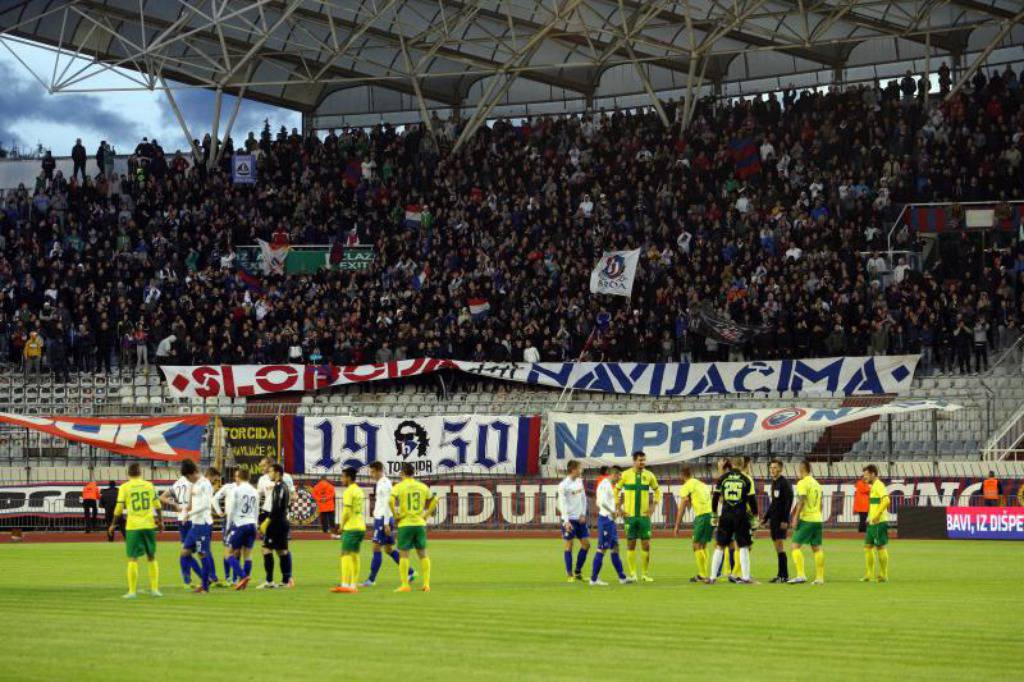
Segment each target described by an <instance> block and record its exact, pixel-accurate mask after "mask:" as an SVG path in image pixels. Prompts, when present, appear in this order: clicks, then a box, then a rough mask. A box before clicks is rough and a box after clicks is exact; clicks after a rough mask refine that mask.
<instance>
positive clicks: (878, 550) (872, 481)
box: [860, 464, 889, 583]
mask: <svg viewBox="0 0 1024 682" xmlns="http://www.w3.org/2000/svg"><path fill="white" fill-rule="evenodd" d="M863 478H864V482H865V483H867V484H868V485H869V486H871V492H870V493H869V498H870V503H871V504H870V506H869V507H868V530H867V533H866V534H865V535H864V566H865V568H866V569H867V570H866V571H865V573H864V577H863V578H861V579H860V580H861V582H870V581H871V580H872V578H874V579H875V580H877V581H878V582H880V583H884V582H886V581H887V580H889V491H888V490H886V488H885V484H884V483H882V479H880V478H879V477H878V467H876V466H875V465H874V464H869V465H867V466H866V467H864V470H863ZM875 555H877V556H878V573H875ZM872 574H874V575H872Z"/></svg>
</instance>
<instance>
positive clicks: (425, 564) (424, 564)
mask: <svg viewBox="0 0 1024 682" xmlns="http://www.w3.org/2000/svg"><path fill="white" fill-rule="evenodd" d="M406 565H407V566H408V562H407V563H406ZM406 573H408V571H406ZM420 573H421V576H420V577H421V578H423V587H430V557H426V556H425V557H423V558H422V559H420ZM406 580H408V579H406Z"/></svg>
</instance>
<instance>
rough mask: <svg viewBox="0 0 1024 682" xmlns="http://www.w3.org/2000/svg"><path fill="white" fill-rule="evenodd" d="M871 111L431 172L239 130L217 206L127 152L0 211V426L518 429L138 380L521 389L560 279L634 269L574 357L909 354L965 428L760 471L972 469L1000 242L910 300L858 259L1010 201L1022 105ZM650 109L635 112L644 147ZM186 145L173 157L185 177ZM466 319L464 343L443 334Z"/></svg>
mask: <svg viewBox="0 0 1024 682" xmlns="http://www.w3.org/2000/svg"><path fill="white" fill-rule="evenodd" d="M900 88H901V84H900V83H898V82H897V81H896V80H895V79H894V80H892V81H890V82H889V83H888V84H886V85H885V87H878V86H876V87H855V88H850V89H848V90H846V91H844V92H835V91H833V92H828V93H822V92H815V91H805V92H801V93H796V92H792V91H787V92H782V93H777V94H771V95H769V96H768V97H766V98H764V99H757V100H742V99H739V100H733V101H724V100H723V101H718V100H714V99H712V98H708V99H706V100H703V101H701V102H700V103H699V104H698V106H697V110H696V114H695V116H694V119H693V123H692V124H691V126H690V127H689V128H688V129H687V130H686V131H685V132H684V131H683V130H682V129H681V126H680V125H679V124H678V123H674V124H673V125H671V126H670V127H669V128H668V129H665V128H664V127H663V126H662V124H661V122H660V121H659V119H658V118H657V117H656V116H655V115H654V114H653V113H652V112H651V111H648V110H641V109H637V110H635V111H613V112H600V113H597V114H594V115H592V116H591V115H584V116H582V117H574V116H568V117H538V118H527V119H523V120H520V121H516V122H511V121H507V120H496V121H494V122H493V125H491V126H489V127H488V126H484V127H481V128H480V130H479V131H478V133H477V134H476V136H475V137H474V138H473V140H472V141H471V143H470V144H468V145H467V146H466V147H464V148H463V149H461V150H460V151H458V152H456V153H453V152H452V151H451V143H452V141H453V140H454V138H455V136H456V135H457V133H458V123H457V122H455V121H452V122H449V125H446V126H442V127H441V130H442V133H441V139H440V145H439V148H435V147H434V145H433V144H432V142H431V141H429V140H428V138H427V136H426V135H425V134H424V132H423V130H422V129H421V128H420V127H418V126H408V127H405V128H404V129H401V130H399V129H395V128H392V127H390V126H387V125H384V126H377V127H375V128H373V129H368V130H364V129H346V130H344V131H342V133H341V135H336V134H335V132H334V131H331V132H330V133H329V134H327V135H326V136H325V137H323V139H321V138H320V137H316V136H307V137H305V138H303V137H302V136H300V135H299V134H298V133H297V132H296V131H292V133H290V134H289V133H288V132H287V131H285V130H284V129H282V130H281V131H280V132H279V133H278V134H277V135H276V137H275V136H272V135H271V132H270V131H269V129H266V130H264V131H263V133H262V135H261V136H260V137H258V138H257V137H256V136H255V135H253V134H250V136H249V137H248V139H247V140H246V141H245V142H244V143H242V144H241V145H239V147H240V148H244V149H245V150H247V151H250V152H252V153H254V154H256V155H257V156H258V158H259V167H260V175H259V182H258V184H257V185H256V186H254V187H251V188H246V187H238V186H233V185H232V184H231V183H230V181H229V175H230V167H229V163H230V154H226V155H225V156H224V162H223V163H222V164H221V165H220V166H219V167H216V168H213V169H210V170H208V169H207V168H206V166H205V159H204V163H200V164H195V165H193V164H191V157H186V156H184V155H182V154H180V153H179V154H174V155H167V154H165V152H164V151H163V150H162V149H161V148H160V146H159V144H158V143H156V141H155V140H154V141H148V140H146V141H144V142H143V143H141V144H140V145H139V147H138V148H137V149H136V150H135V154H134V155H133V157H132V158H131V159H130V160H129V162H128V167H129V172H127V173H124V174H121V175H117V174H116V173H115V174H109V175H108V174H104V173H97V174H95V176H92V175H86V177H85V179H84V181H80V180H79V179H78V178H77V177H72V178H70V179H68V178H66V177H65V176H64V175H63V173H61V172H60V171H56V172H54V173H53V174H52V177H48V174H47V172H46V171H45V170H44V171H43V172H40V175H39V178H38V180H37V181H36V183H35V186H34V187H32V188H26V187H24V186H22V187H18V188H16V189H13V190H10V191H8V192H6V194H5V197H4V211H3V212H2V213H0V235H3V236H4V237H3V243H2V245H0V254H2V261H0V269H2V271H3V272H4V274H5V275H6V277H5V280H6V283H7V284H6V286H5V288H4V290H3V291H2V292H0V357H2V359H3V360H4V361H6V366H7V371H5V372H4V373H2V374H0V404H3V405H5V406H7V408H8V409H10V410H12V411H14V410H16V411H19V412H22V413H27V414H43V413H53V412H57V413H61V412H63V411H68V412H72V413H76V414H80V415H88V414H93V415H104V414H126V413H131V414H171V413H179V412H183V413H189V412H196V413H199V412H204V413H207V412H208V413H213V414H218V415H225V416H230V415H234V416H241V415H252V414H277V413H282V412H287V413H298V414H311V415H318V414H325V413H344V412H348V413H352V414H366V415H394V414H399V413H401V414H408V415H428V414H452V413H459V412H480V413H499V412H506V413H538V412H539V413H543V412H544V411H546V410H548V409H551V408H552V407H554V406H555V405H556V403H558V394H557V393H555V392H551V391H538V390H525V389H518V388H515V389H509V388H508V387H506V386H501V387H494V386H491V385H489V384H479V383H474V382H469V383H465V382H463V383H461V384H460V383H459V382H458V381H454V378H453V381H451V382H448V384H447V385H446V387H445V390H444V391H443V393H441V397H438V392H437V390H436V389H435V387H434V384H433V383H432V382H430V383H428V382H419V383H412V384H407V385H403V386H394V385H390V386H389V385H384V386H381V387H372V388H366V387H353V388H350V389H345V390H336V391H333V392H324V393H320V394H317V395H306V396H302V397H301V398H296V399H295V400H294V401H290V402H287V403H283V402H281V400H280V399H278V401H277V402H268V401H255V400H253V401H250V402H248V403H247V402H246V400H245V399H244V398H235V399H232V398H214V399H208V400H206V401H203V400H177V399H174V398H171V397H169V394H168V392H167V390H166V387H164V386H162V385H161V384H160V380H159V379H158V373H157V372H156V370H155V369H154V368H153V367H152V364H153V363H154V362H155V357H156V351H157V348H158V346H159V344H160V342H161V341H162V340H163V339H166V338H168V337H170V336H172V335H173V336H174V337H175V338H176V342H175V343H174V344H173V346H172V347H171V352H170V354H166V353H165V354H164V355H163V356H162V359H161V361H162V362H165V363H167V364H172V363H176V364H200V363H245V362H252V363H266V362H283V361H292V362H315V361H319V360H320V359H326V360H329V361H333V362H335V363H338V364H357V363H361V362H373V361H376V362H386V361H389V360H397V359H403V358H407V357H417V356H423V355H429V356H434V357H456V358H465V359H473V360H507V359H512V360H522V359H523V356H524V353H525V352H526V351H527V349H529V348H531V347H532V348H535V349H537V350H538V351H539V356H540V358H541V359H542V360H563V359H567V360H568V359H575V358H576V357H577V356H578V355H579V353H580V351H581V347H582V346H583V344H584V341H585V339H586V338H587V336H588V334H589V331H590V328H591V325H592V324H593V323H592V320H593V319H594V317H595V315H596V314H597V313H598V312H599V311H600V310H601V309H602V306H603V305H604V304H602V303H600V302H598V299H595V298H594V297H591V296H589V295H588V293H587V279H588V277H589V269H590V264H591V263H592V262H593V261H594V259H595V258H596V256H597V255H598V254H600V252H601V251H602V250H603V249H611V248H636V247H639V248H641V249H642V250H643V265H642V267H643V268H644V272H645V275H644V277H643V278H642V283H641V284H640V285H639V287H640V288H639V291H637V292H635V295H634V298H633V300H632V302H631V305H630V306H628V307H621V306H619V307H615V306H610V307H609V312H611V313H612V314H613V315H614V320H613V323H612V325H611V333H609V334H606V335H604V336H603V337H602V339H601V341H600V343H599V344H598V346H597V347H595V348H593V349H592V350H591V352H590V357H593V358H598V357H600V358H603V359H605V360H618V359H621V360H627V359H628V360H647V361H679V360H697V361H699V360H717V359H722V360H724V359H737V360H738V359H753V358H756V359H767V358H785V357H815V356H831V355H843V354H847V355H862V354H863V355H867V354H872V355H875V354H878V355H882V354H899V353H919V352H920V353H923V356H924V358H923V361H922V365H921V366H920V367H919V376H918V380H917V383H916V384H915V389H914V391H913V392H912V394H911V397H915V396H917V397H920V396H933V397H936V396H937V397H943V398H949V399H954V400H957V401H958V402H961V403H962V404H964V405H965V406H966V409H965V410H962V411H960V412H958V413H955V414H952V415H946V414H942V415H938V414H927V415H920V414H918V415H909V416H907V417H906V418H895V419H886V420H879V421H875V422H874V423H866V424H859V425H858V426H857V427H854V428H852V429H838V428H836V429H830V430H829V432H826V433H825V434H824V435H819V434H814V435H809V436H804V437H796V438H792V439H785V440H781V441H777V442H775V443H773V448H774V452H775V453H776V454H784V455H786V456H788V457H789V458H791V459H798V458H802V457H804V456H811V457H815V458H820V459H824V460H835V459H841V458H842V457H843V456H846V455H848V456H850V457H860V456H871V457H877V456H879V455H880V454H881V455H884V456H885V457H886V458H887V459H888V460H889V461H891V462H899V461H900V460H904V459H907V460H910V459H913V460H919V459H927V460H929V461H931V462H933V463H934V462H938V461H940V460H943V459H946V458H948V459H953V458H955V457H956V456H957V455H958V454H959V455H962V454H963V453H965V452H977V451H978V449H979V448H980V447H981V446H982V445H983V444H984V442H985V441H986V440H987V439H988V438H989V437H990V436H991V435H992V434H993V433H995V432H996V431H997V430H998V429H999V428H1000V427H1001V426H1002V425H1003V423H1004V422H1005V421H1006V420H1007V419H1009V418H1010V417H1012V416H1013V413H1014V411H1015V408H1016V406H1017V405H1019V404H1020V403H1021V402H1024V388H1022V387H1021V386H1020V383H1019V381H1018V380H1017V379H1016V377H1015V376H1014V375H1015V373H1016V372H1018V371H1019V367H1020V347H1021V342H1020V337H1021V332H1020V327H1021V322H1022V320H1024V296H1022V289H1024V249H1022V246H1021V243H1020V240H1019V239H1018V235H1017V234H1014V233H1013V232H1009V233H1007V232H1004V231H999V230H996V231H995V233H994V235H993V239H992V241H989V242H988V243H982V242H980V241H978V240H973V241H972V240H970V239H969V238H968V237H967V236H966V235H965V236H964V237H963V240H962V241H961V242H960V243H955V244H954V245H953V248H943V249H941V252H940V253H938V254H936V255H933V257H931V258H929V259H926V260H925V261H924V262H925V267H924V268H923V269H922V270H918V269H915V268H913V267H909V266H908V265H907V264H906V262H905V261H898V262H896V263H890V262H886V260H885V259H881V261H882V262H881V264H880V263H879V260H878V256H879V254H880V253H883V252H885V250H886V248H887V247H893V248H896V249H899V250H900V251H901V252H902V251H907V252H910V253H911V254H912V255H914V256H917V255H918V250H919V248H920V244H919V243H918V235H917V233H916V231H915V230H914V229H911V228H912V227H913V226H912V225H911V224H910V223H909V221H907V220H903V219H902V218H903V216H904V215H905V212H903V211H902V207H903V206H904V205H905V204H909V203H912V202H918V203H921V202H954V203H959V202H969V201H990V202H1005V201H1007V200H1008V199H1011V198H1015V197H1017V196H1019V189H1020V187H1021V181H1022V171H1021V167H1020V161H1021V150H1022V148H1024V110H1022V108H1021V101H1022V90H1021V87H1020V82H1019V80H1018V78H1017V76H1016V73H1015V72H1014V70H1013V69H1012V68H1011V67H1009V66H1007V67H1006V68H1005V69H1004V70H1002V71H997V72H992V73H991V74H990V75H989V76H988V77H986V76H985V75H984V74H983V73H980V72H979V74H978V75H977V76H976V77H975V79H974V80H973V82H972V84H971V85H970V86H968V87H967V88H966V89H965V90H963V91H962V92H960V93H958V94H957V95H956V96H955V97H954V98H953V99H952V100H950V101H949V102H942V101H941V100H938V99H932V100H930V101H926V100H925V98H924V97H923V91H922V92H917V91H916V90H915V91H912V92H911V91H909V89H908V90H906V91H904V90H901V89H900ZM678 105H679V103H678V102H665V103H664V106H665V109H666V111H667V112H668V113H669V115H670V119H671V120H676V116H675V114H674V112H675V110H676V109H675V107H677V106H678ZM738 139H740V140H743V141H744V143H745V144H746V143H751V142H752V143H753V144H754V146H755V147H756V150H755V151H756V155H755V158H754V159H753V161H752V162H751V163H752V164H753V166H754V169H753V170H751V169H750V163H748V161H749V160H743V162H742V163H740V159H739V157H738V156H737V154H736V153H735V141H736V140H738ZM224 143H225V145H226V146H227V150H228V151H229V152H230V151H231V150H232V149H233V148H234V143H233V142H232V140H230V139H227V140H225V142H224ZM210 144H211V141H210V139H209V137H207V139H206V140H204V141H202V142H201V143H199V148H200V149H201V150H203V153H204V155H208V154H209V150H210ZM168 156H170V157H171V158H168ZM470 168H472V169H473V170H467V169H470ZM410 206H411V207H416V209H417V213H418V214H419V215H418V218H417V220H415V221H409V220H407V219H406V207H410ZM891 228H892V232H893V236H894V239H895V244H891V243H887V236H888V234H889V232H890V229H891ZM256 239H264V240H267V241H276V242H278V243H282V242H286V241H287V242H290V243H293V244H331V245H332V246H334V245H343V244H353V243H358V244H372V245H373V246H374V248H375V253H376V255H375V262H374V264H373V267H372V268H371V269H370V270H369V271H368V272H365V273H362V272H348V271H338V270H322V271H319V272H317V273H315V274H299V275H286V276H282V275H272V276H267V275H257V276H254V275H252V274H249V273H246V274H244V275H243V274H242V273H243V270H242V267H241V264H240V262H239V259H238V256H237V253H236V249H237V248H238V247H240V246H241V245H244V244H251V243H252V242H254V241H255V240H256ZM914 260H915V262H918V259H917V258H915V259H914ZM470 298H473V299H483V300H484V301H487V302H488V303H489V306H490V310H489V313H487V314H486V315H483V316H473V315H471V314H470V311H469V309H468V303H467V302H468V300H469V299H470ZM709 301H710V302H713V303H714V305H715V306H716V307H717V308H718V310H719V312H722V313H726V314H728V315H729V316H730V317H731V318H732V319H733V320H734V321H736V322H740V323H742V324H748V325H753V326H764V327H765V328H766V330H767V331H766V332H765V333H763V334H761V335H759V336H757V337H755V338H754V339H753V340H752V341H751V342H749V343H748V344H746V345H745V346H742V347H734V348H732V349H731V350H730V349H729V348H728V347H725V346H721V347H716V346H715V344H714V343H713V342H711V343H708V342H706V341H705V338H704V337H703V336H700V335H697V334H693V333H691V332H690V331H689V329H690V321H689V317H690V315H691V314H692V312H693V310H694V309H695V307H696V305H697V304H698V303H703V302H709ZM666 310H668V311H673V313H671V314H666ZM338 320H340V321H341V322H342V323H341V324H334V321H338ZM33 331H34V332H37V333H38V334H40V336H41V338H42V341H43V349H42V352H41V365H40V367H39V371H38V374H37V373H36V367H35V366H34V365H33V364H32V363H30V362H29V361H28V356H27V355H26V347H27V346H30V345H31V344H30V342H29V341H30V334H31V332H33ZM990 354H992V364H993V365H996V366H993V367H990V366H989V365H990V363H989V355H990ZM997 357H998V358H999V361H998V362H996V358H997ZM974 374H980V375H981V377H980V378H973V377H972V376H971V375H974ZM841 403H842V400H841V399H840V398H836V399H832V400H818V401H816V402H815V403H814V404H820V405H827V406H838V405H840V404H841ZM772 404H777V400H776V401H775V402H774V403H773V402H771V401H770V400H768V399H766V398H758V397H754V396H729V397H727V398H701V399H661V400H653V399H636V398H629V397H625V396H610V395H609V396H606V395H601V394H580V393H577V394H575V395H573V396H571V398H570V402H569V403H567V405H568V407H569V408H570V409H579V410H584V411H590V412H598V413H600V412H633V411H656V412H657V411H661V412H667V411H677V410H684V409H721V408H728V407H761V406H768V405H772ZM54 405H57V407H56V409H54ZM14 431H17V430H12V431H9V432H8V433H7V434H5V435H6V436H8V438H10V439H12V440H9V442H11V443H15V442H17V443H20V445H12V447H10V448H8V449H6V450H5V452H4V454H3V456H4V457H5V458H7V459H8V461H9V462H12V463H13V462H14V461H17V460H19V458H20V457H21V456H22V454H23V452H29V451H31V452H33V453H34V455H35V456H36V457H38V458H39V459H38V461H37V462H36V464H37V465H39V466H49V465H55V464H58V463H59V461H60V460H64V461H69V460H67V459H65V458H71V459H74V457H75V455H74V451H75V447H74V446H72V447H71V448H70V449H65V450H62V451H60V454H59V456H58V457H57V458H52V457H47V455H46V453H47V452H48V450H47V448H48V447H52V446H53V445H54V444H53V443H52V442H50V440H49V439H47V438H46V437H45V436H44V437H40V436H38V435H32V436H29V435H27V434H20V435H19V434H16V433H14ZM19 439H20V440H19ZM32 439H36V441H32ZM23 448H24V450H23ZM83 452H84V450H83ZM748 452H750V453H751V454H759V455H762V456H764V454H765V453H764V449H763V448H760V447H756V448H755V447H751V448H748ZM89 457H91V458H93V459H92V461H93V462H94V463H102V460H98V461H97V460H95V458H96V457H97V454H96V453H95V452H91V453H90V454H89Z"/></svg>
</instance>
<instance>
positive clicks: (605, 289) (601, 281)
mask: <svg viewBox="0 0 1024 682" xmlns="http://www.w3.org/2000/svg"><path fill="white" fill-rule="evenodd" d="M639 263H640V249H634V250H632V251H605V252H604V255H602V256H601V258H600V260H598V261H597V265H595V266H594V269H593V270H592V271H591V272H590V292H591V293H593V294H611V295H612V296H626V297H627V298H628V297H630V296H632V295H633V280H634V279H636V266H637V265H638V264H639Z"/></svg>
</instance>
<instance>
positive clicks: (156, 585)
mask: <svg viewBox="0 0 1024 682" xmlns="http://www.w3.org/2000/svg"><path fill="white" fill-rule="evenodd" d="M135 566H136V568H135V576H136V581H137V580H138V575H139V574H138V564H135ZM149 589H150V590H151V591H153V592H159V591H160V565H159V564H158V563H157V562H156V559H153V560H152V561H150V562H149Z"/></svg>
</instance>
